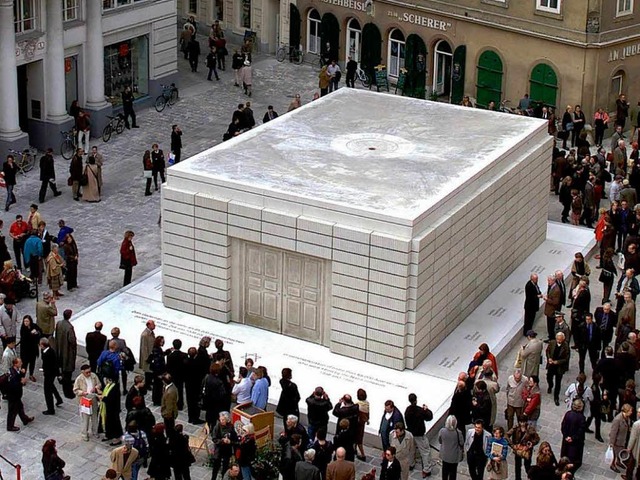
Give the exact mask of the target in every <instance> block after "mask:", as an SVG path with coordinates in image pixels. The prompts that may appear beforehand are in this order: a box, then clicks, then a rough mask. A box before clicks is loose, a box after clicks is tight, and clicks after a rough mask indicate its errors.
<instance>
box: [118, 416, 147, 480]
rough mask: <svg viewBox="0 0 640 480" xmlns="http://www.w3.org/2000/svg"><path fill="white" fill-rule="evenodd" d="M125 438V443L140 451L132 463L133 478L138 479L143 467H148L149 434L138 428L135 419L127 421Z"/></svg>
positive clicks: (133, 479) (132, 479)
mask: <svg viewBox="0 0 640 480" xmlns="http://www.w3.org/2000/svg"><path fill="white" fill-rule="evenodd" d="M123 438H124V443H125V444H127V445H131V446H132V447H133V448H135V449H136V450H137V451H138V458H136V460H135V462H133V464H132V465H131V480H138V472H139V471H140V469H141V468H143V467H144V468H146V467H147V463H148V461H149V439H148V438H147V434H146V433H145V432H143V431H142V430H140V429H139V428H138V424H137V423H136V421H135V420H134V421H131V422H129V423H127V429H126V431H125V432H124V436H123Z"/></svg>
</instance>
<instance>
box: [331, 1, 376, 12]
mask: <svg viewBox="0 0 640 480" xmlns="http://www.w3.org/2000/svg"><path fill="white" fill-rule="evenodd" d="M322 2H323V3H328V4H329V5H337V6H338V7H342V8H348V9H350V10H355V11H357V12H366V11H367V7H366V6H365V2H358V1H357V0H322Z"/></svg>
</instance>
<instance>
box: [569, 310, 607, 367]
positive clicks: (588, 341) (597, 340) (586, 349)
mask: <svg viewBox="0 0 640 480" xmlns="http://www.w3.org/2000/svg"><path fill="white" fill-rule="evenodd" d="M575 335H578V336H580V338H581V340H580V343H579V348H578V355H579V360H578V366H579V367H580V371H581V372H584V371H585V369H584V361H585V358H586V357H587V353H589V361H590V362H591V370H595V368H596V363H597V362H598V358H599V355H600V346H601V344H602V337H601V332H600V328H599V327H598V325H597V324H596V323H595V322H594V321H593V315H592V314H590V313H587V314H586V315H585V316H584V323H583V324H582V325H580V328H579V331H578V332H577V333H576V334H575Z"/></svg>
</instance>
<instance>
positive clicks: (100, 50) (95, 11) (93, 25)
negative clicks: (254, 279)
mask: <svg viewBox="0 0 640 480" xmlns="http://www.w3.org/2000/svg"><path fill="white" fill-rule="evenodd" d="M86 6H87V44H86V48H85V52H84V53H85V54H84V63H85V69H84V75H85V80H86V82H85V85H86V88H87V101H86V102H85V103H86V107H87V108H88V109H91V110H98V109H100V108H103V107H105V106H106V105H107V102H106V101H105V99H104V44H103V39H102V2H87V3H86Z"/></svg>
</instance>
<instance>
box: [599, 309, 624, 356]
mask: <svg viewBox="0 0 640 480" xmlns="http://www.w3.org/2000/svg"><path fill="white" fill-rule="evenodd" d="M594 320H595V322H596V324H597V325H598V327H599V328H600V341H601V342H602V348H601V349H600V350H601V352H602V354H601V357H600V358H604V350H605V348H607V346H608V345H609V344H610V343H611V341H612V340H613V327H615V326H616V325H617V323H618V317H617V314H616V312H614V311H613V310H612V309H611V302H606V303H605V304H604V305H602V306H601V307H598V308H596V311H595V313H594Z"/></svg>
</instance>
